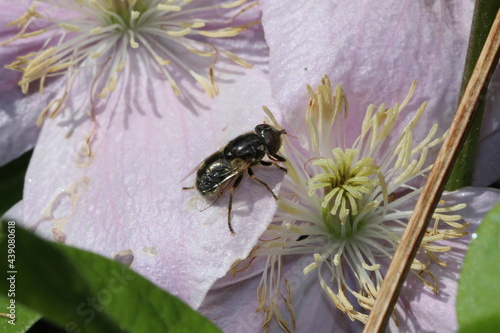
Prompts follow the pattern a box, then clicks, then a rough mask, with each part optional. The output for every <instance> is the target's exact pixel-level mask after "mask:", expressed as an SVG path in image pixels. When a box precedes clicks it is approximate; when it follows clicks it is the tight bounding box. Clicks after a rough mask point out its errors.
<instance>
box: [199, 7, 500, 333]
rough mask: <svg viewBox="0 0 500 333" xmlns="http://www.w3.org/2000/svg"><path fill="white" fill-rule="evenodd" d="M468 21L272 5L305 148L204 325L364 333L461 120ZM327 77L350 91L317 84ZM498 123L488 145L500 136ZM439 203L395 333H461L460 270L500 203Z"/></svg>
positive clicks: (297, 145)
mask: <svg viewBox="0 0 500 333" xmlns="http://www.w3.org/2000/svg"><path fill="white" fill-rule="evenodd" d="M471 16H472V3H458V2H447V3H439V4H433V5H432V6H431V5H427V4H422V3H414V2H406V3H400V2H394V3H392V4H388V3H384V6H380V5H379V4H376V3H372V2H368V1H355V2H335V3H333V2H322V3H321V4H317V3H314V4H312V3H311V2H307V1H296V2H294V4H288V3H287V4H284V3H283V2H279V1H271V0H268V1H264V2H263V25H264V30H265V33H266V40H267V42H268V45H269V47H270V55H271V56H270V73H271V85H272V88H273V95H274V96H275V97H276V99H277V102H278V105H279V107H280V109H281V110H283V114H284V120H283V121H282V123H281V124H282V126H283V127H284V128H285V129H286V130H287V131H288V132H289V133H291V134H295V135H296V136H297V137H298V140H295V139H293V138H289V139H288V140H287V142H286V143H285V147H284V151H283V152H282V153H283V155H284V156H285V157H287V158H288V160H289V162H288V165H287V167H288V169H289V173H288V175H287V176H286V178H285V180H284V182H283V186H282V188H281V192H280V205H279V207H280V208H279V210H278V213H277V214H276V215H275V218H274V220H273V223H272V224H271V226H270V227H269V228H268V230H267V231H266V232H265V233H264V234H263V235H262V237H261V238H260V239H259V242H258V243H257V246H256V247H255V249H254V251H253V252H252V254H251V256H250V257H249V259H247V260H246V261H244V262H241V263H239V264H238V265H237V266H235V267H234V268H233V271H232V272H231V273H230V274H228V275H227V276H226V277H225V278H223V279H221V280H220V281H219V282H218V283H217V284H216V285H215V286H214V287H213V288H212V289H211V291H210V292H209V294H208V296H207V298H206V299H205V301H204V303H203V305H202V307H201V312H202V313H204V314H205V315H207V316H208V317H209V318H216V323H217V324H218V325H219V326H220V327H221V328H223V329H224V330H227V331H244V332H253V331H256V332H258V331H262V329H265V330H269V331H271V332H275V331H297V332H303V331H310V332H322V331H344V332H352V331H361V330H362V328H363V322H364V321H366V318H367V315H368V313H369V310H370V309H371V306H372V305H373V301H374V299H375V298H376V296H377V291H378V290H379V288H380V284H381V283H382V281H383V278H384V273H385V271H386V270H387V268H388V265H389V263H390V258H391V255H392V254H393V253H394V251H395V247H396V245H397V242H398V239H399V237H400V236H401V234H402V231H403V229H404V226H405V223H406V221H407V218H408V217H409V216H410V214H411V210H412V208H413V205H414V204H415V201H416V198H417V196H418V194H419V192H420V190H421V186H422V184H423V182H424V179H423V178H424V177H422V176H423V175H425V173H426V172H428V170H429V168H430V164H431V163H432V160H433V159H434V158H435V156H436V155H435V154H436V152H437V147H436V145H438V144H439V142H440V138H441V137H442V135H443V133H444V131H445V130H446V128H447V126H449V124H450V121H451V118H452V117H453V113H454V110H455V108H456V104H457V102H458V90H459V86H460V81H461V74H462V70H461V69H462V67H463V62H464V60H465V51H466V46H467V41H468V33H469V29H470V21H471ZM298 26H300V29H296V27H298ZM285 41H286V42H285ZM324 73H327V74H328V76H329V78H330V79H331V80H332V81H333V82H336V83H340V84H342V88H343V89H341V88H340V87H338V88H336V89H334V88H333V87H331V85H330V83H329V81H328V80H327V79H325V80H324V81H323V82H322V83H321V84H318V80H319V78H320V77H322V76H323V74H324ZM413 79H416V80H417V81H418V84H417V88H416V90H415V91H414V93H413V88H412V91H411V93H410V94H408V97H407V98H406V99H405V98H404V96H406V95H407V93H406V91H407V89H408V87H409V86H410V84H411V81H412V80H413ZM304 83H309V84H310V85H311V86H313V87H318V88H317V90H316V91H314V90H313V89H309V91H308V90H306V89H304ZM334 91H335V93H334ZM334 95H335V96H336V97H335V98H333V96H334ZM411 95H413V96H412V97H411V99H410V98H409V97H410V96H411ZM494 100H495V99H494V96H490V99H489V102H490V107H491V104H492V103H491V102H492V101H494ZM426 101H428V102H426ZM382 103H386V104H382ZM370 104H371V105H376V107H373V106H369V105H370ZM367 108H368V111H367ZM306 109H307V113H305V110H306ZM347 109H348V111H347ZM424 111H425V112H424ZM489 121H490V124H489V126H487V127H486V131H487V134H483V135H486V136H488V135H490V134H491V135H493V134H495V133H497V132H498V126H497V124H498V119H495V118H490V119H489ZM483 162H488V163H491V157H490V160H488V161H487V160H483ZM498 176H499V175H498V174H496V175H495V174H493V175H490V177H491V178H492V179H496V178H498ZM495 177H496V178H495ZM442 199H443V201H444V202H443V205H442V206H440V207H439V208H438V210H436V213H435V216H434V222H432V223H431V227H430V229H429V232H428V234H427V235H426V238H425V239H424V242H423V244H422V247H421V250H420V255H419V257H417V260H416V261H415V262H414V263H413V267H412V268H413V269H414V272H415V273H414V274H410V276H409V278H408V280H407V282H406V284H405V287H404V290H403V292H402V296H401V298H400V301H399V303H398V306H397V309H396V316H395V320H394V321H392V322H391V324H390V325H391V327H390V329H391V330H392V331H422V330H425V331H434V330H438V331H444V332H452V331H455V330H456V328H457V323H456V318H455V308H454V300H455V293H456V283H457V277H458V274H459V271H460V267H461V262H462V259H463V256H464V253H465V250H466V248H467V244H468V242H469V241H470V237H471V236H470V235H471V234H472V233H473V232H474V230H475V228H476V227H477V225H478V223H479V222H480V221H481V219H482V217H483V216H484V215H485V214H486V212H487V211H488V210H489V208H491V207H492V206H493V205H494V204H495V203H496V202H498V201H499V200H500V192H499V191H497V190H491V189H480V188H465V189H462V190H460V191H456V192H453V193H446V194H445V195H444V196H443V198H442ZM438 252H445V253H439V254H437V253H438ZM398 325H399V326H398Z"/></svg>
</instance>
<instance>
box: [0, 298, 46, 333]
mask: <svg viewBox="0 0 500 333" xmlns="http://www.w3.org/2000/svg"><path fill="white" fill-rule="evenodd" d="M9 306H11V305H10V298H8V297H7V293H6V292H2V293H1V295H0V309H1V310H0V312H2V313H4V314H9V312H10V309H9V308H8V307H9ZM11 307H12V306H11ZM15 311H16V320H15V321H11V320H10V319H8V318H5V317H0V332H2V333H22V332H26V331H27V330H28V329H29V328H30V327H31V326H33V324H34V323H36V322H37V321H38V319H40V317H41V316H40V315H39V314H37V313H36V312H33V311H31V310H30V309H28V308H27V307H25V306H23V305H21V304H16V308H15ZM9 321H10V322H11V323H9ZM14 324H15V325H14Z"/></svg>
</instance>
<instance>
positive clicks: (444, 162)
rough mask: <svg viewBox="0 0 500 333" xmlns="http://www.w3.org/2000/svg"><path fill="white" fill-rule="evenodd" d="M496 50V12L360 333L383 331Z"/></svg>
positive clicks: (499, 42) (499, 19)
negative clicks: (453, 116) (448, 128)
mask: <svg viewBox="0 0 500 333" xmlns="http://www.w3.org/2000/svg"><path fill="white" fill-rule="evenodd" d="M499 47H500V11H498V12H497V16H496V18H495V21H494V23H493V26H492V27H491V30H490V33H489V35H488V39H487V40H486V43H485V44H484V47H483V50H482V51H481V55H480V56H479V59H478V61H477V64H476V67H475V68H474V72H473V73H472V76H471V78H470V81H469V84H468V85H467V88H466V89H465V92H464V94H463V96H462V99H461V100H460V104H459V105H458V108H457V112H456V114H455V118H454V119H453V122H452V124H451V127H450V132H449V134H448V136H447V137H446V139H445V141H444V142H443V146H442V147H441V150H440V151H439V154H438V157H437V158H436V161H435V162H434V167H433V168H432V170H431V172H430V174H429V178H428V179H427V182H426V184H425V186H424V188H423V190H422V194H421V195H420V197H419V199H418V202H417V204H416V206H415V210H414V211H413V214H412V216H411V217H410V220H409V221H408V227H407V228H406V230H405V232H404V234H403V237H402V238H401V242H400V244H399V246H398V249H397V251H396V253H395V255H394V258H393V260H392V263H391V265H390V266H389V270H388V271H387V274H386V277H385V280H384V283H383V284H382V286H381V288H380V292H379V294H378V297H377V300H376V302H375V305H374V306H373V309H372V311H371V313H370V316H369V318H368V322H367V323H366V325H365V329H364V331H363V332H365V333H367V332H383V331H384V330H385V327H386V325H387V323H388V321H389V319H390V317H391V314H392V311H393V309H394V305H395V304H396V301H397V298H398V296H399V293H400V291H401V288H402V286H403V283H404V280H405V278H406V275H407V274H408V271H409V269H410V266H411V263H412V262H413V259H414V258H415V254H416V252H417V250H418V247H419V245H420V242H421V240H422V238H423V236H424V233H425V230H426V229H427V226H428V224H429V220H430V219H431V217H432V214H433V212H434V209H435V208H436V205H437V203H438V201H439V199H440V197H441V194H442V193H443V190H444V186H445V184H446V181H447V180H448V177H449V174H450V172H451V169H452V167H453V164H454V163H455V160H456V158H457V156H458V152H459V150H460V147H461V146H462V145H463V142H464V141H465V138H466V136H467V132H468V130H469V127H470V124H471V120H472V119H473V117H474V115H475V113H476V109H477V108H476V106H477V104H478V103H479V98H480V96H481V92H482V91H483V89H485V87H486V84H487V82H488V81H489V78H490V77H491V74H492V72H493V70H494V69H495V65H496V63H497V62H498V56H499V52H498V51H499Z"/></svg>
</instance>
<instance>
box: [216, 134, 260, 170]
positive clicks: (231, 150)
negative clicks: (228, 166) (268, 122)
mask: <svg viewBox="0 0 500 333" xmlns="http://www.w3.org/2000/svg"><path fill="white" fill-rule="evenodd" d="M266 153H267V149H266V146H265V144H264V143H263V142H262V140H261V138H260V137H259V136H258V135H256V134H255V133H246V134H242V135H240V136H238V137H237V138H235V139H234V140H231V141H230V142H229V143H228V144H227V146H226V147H225V148H224V157H225V158H227V159H229V160H231V159H241V160H244V161H246V162H247V163H249V164H250V165H255V164H258V163H259V162H260V161H261V160H262V158H264V156H265V155H266Z"/></svg>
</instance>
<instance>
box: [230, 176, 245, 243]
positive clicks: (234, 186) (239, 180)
mask: <svg viewBox="0 0 500 333" xmlns="http://www.w3.org/2000/svg"><path fill="white" fill-rule="evenodd" d="M242 178H243V174H241V175H239V176H238V178H236V180H235V181H234V184H233V186H231V190H230V191H229V203H228V204H227V226H228V227H229V231H231V234H233V235H234V234H235V232H234V230H233V227H232V226H231V209H232V208H233V192H234V190H235V189H236V187H238V185H239V184H240V182H241V179H242Z"/></svg>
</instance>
